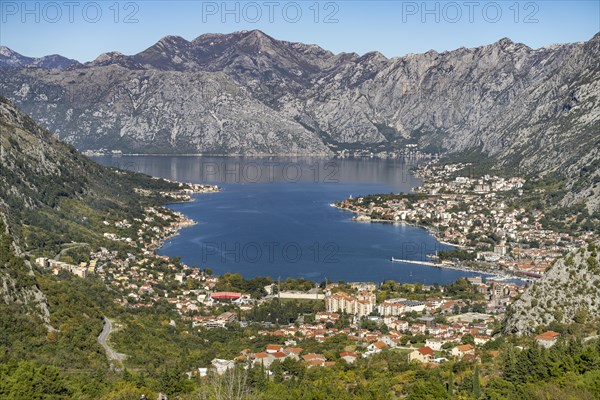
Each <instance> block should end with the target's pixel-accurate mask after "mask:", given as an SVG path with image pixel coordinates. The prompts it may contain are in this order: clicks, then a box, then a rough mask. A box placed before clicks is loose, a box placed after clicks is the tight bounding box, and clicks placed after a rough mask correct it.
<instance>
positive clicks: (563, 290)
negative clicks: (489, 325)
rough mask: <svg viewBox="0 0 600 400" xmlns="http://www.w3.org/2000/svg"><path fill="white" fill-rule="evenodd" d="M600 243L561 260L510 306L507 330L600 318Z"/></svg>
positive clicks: (528, 330)
mask: <svg viewBox="0 0 600 400" xmlns="http://www.w3.org/2000/svg"><path fill="white" fill-rule="evenodd" d="M597 248H598V247H597V245H594V244H592V245H590V246H589V247H588V248H587V249H585V248H582V249H581V250H580V251H577V252H575V253H573V254H570V255H569V256H567V257H566V258H563V259H560V260H558V261H557V262H556V263H555V264H554V265H553V266H552V267H551V268H550V270H549V271H548V272H547V273H546V274H544V277H543V278H542V279H541V280H540V281H538V282H536V283H535V284H533V285H532V286H531V287H529V288H528V289H527V290H526V291H525V293H524V294H523V295H522V296H521V298H520V299H518V300H517V301H515V302H514V303H513V304H512V305H511V310H510V313H509V315H508V318H507V320H506V326H505V332H506V333H517V334H529V333H532V332H535V330H536V328H537V327H539V326H542V327H543V326H548V325H549V324H551V323H558V324H569V323H573V322H576V323H579V324H583V323H585V322H586V321H587V322H589V321H591V320H593V319H595V318H600V258H599V257H598V250H597Z"/></svg>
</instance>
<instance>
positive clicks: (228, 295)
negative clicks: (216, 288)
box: [210, 292, 242, 300]
mask: <svg viewBox="0 0 600 400" xmlns="http://www.w3.org/2000/svg"><path fill="white" fill-rule="evenodd" d="M210 297H211V298H212V299H216V300H235V299H239V298H240V297H242V294H241V293H236V292H214V293H212V294H211V295H210Z"/></svg>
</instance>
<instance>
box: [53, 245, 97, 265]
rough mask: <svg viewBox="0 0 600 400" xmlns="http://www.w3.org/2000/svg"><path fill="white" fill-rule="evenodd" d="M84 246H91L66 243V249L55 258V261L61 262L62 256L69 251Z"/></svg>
mask: <svg viewBox="0 0 600 400" xmlns="http://www.w3.org/2000/svg"><path fill="white" fill-rule="evenodd" d="M82 246H89V244H87V243H65V244H64V245H63V247H64V248H63V249H62V250H61V251H60V252H59V253H58V254H57V255H56V256H55V257H54V260H56V261H58V260H60V256H62V255H63V254H64V253H66V252H67V251H69V250H72V249H74V248H77V247H82Z"/></svg>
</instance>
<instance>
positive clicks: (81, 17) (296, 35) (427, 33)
mask: <svg viewBox="0 0 600 400" xmlns="http://www.w3.org/2000/svg"><path fill="white" fill-rule="evenodd" d="M599 4H600V0H590V1H577V0H576V1H519V2H516V1H514V0H509V1H496V2H493V1H469V0H465V1H427V2H423V1H400V0H398V1H389V0H388V1H378V0H375V1H364V0H359V1H353V0H345V1H319V2H317V1H313V0H309V1H285V0H283V1H280V0H265V1H240V2H235V1H230V2H222V1H200V0H187V1H162V0H160V1H132V2H127V1H113V0H109V1H96V2H93V1H78V0H72V1H69V0H64V1H63V0H57V1H54V2H52V1H27V2H23V1H8V0H0V6H1V16H0V18H1V19H0V44H2V45H5V46H8V47H10V48H12V49H13V50H15V51H17V52H19V53H21V54H23V55H27V56H42V55H47V54H54V53H58V54H62V55H64V56H67V57H70V58H75V59H77V60H80V61H83V62H85V61H90V60H92V59H94V58H96V57H97V56H98V55H99V54H101V53H103V52H106V51H111V50H117V51H120V52H122V53H125V54H134V53H137V52H140V51H142V50H144V49H145V48H147V47H149V46H151V45H152V44H154V43H155V42H156V41H157V40H159V39H160V38H161V37H163V36H166V35H179V36H182V37H184V38H186V39H188V40H191V39H194V38H195V37H197V36H199V35H201V34H203V33H207V32H218V33H228V32H233V31H238V30H245V29H247V30H249V29H260V30H262V31H264V32H265V33H267V34H269V35H271V36H273V37H275V38H277V39H283V40H289V41H298V42H304V43H315V44H318V45H320V46H321V47H323V48H325V49H328V50H331V51H333V52H335V53H338V52H342V51H344V52H357V53H359V54H364V53H366V52H368V51H372V50H378V51H380V52H382V53H383V54H385V55H386V56H388V57H393V56H402V55H404V54H407V53H421V52H425V51H428V50H430V49H434V50H437V51H444V50H452V49H455V48H458V47H461V46H465V47H475V46H479V45H483V44H489V43H492V42H495V41H497V40H498V39H501V38H503V37H509V38H511V39H512V40H513V41H516V42H522V43H525V44H527V45H528V46H530V47H533V48H538V47H542V46H546V45H549V44H555V43H566V42H576V41H585V40H588V39H589V38H591V37H592V36H593V35H594V34H596V33H597V32H599V31H600V5H599Z"/></svg>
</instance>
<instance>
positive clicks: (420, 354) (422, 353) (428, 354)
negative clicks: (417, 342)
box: [408, 346, 435, 363]
mask: <svg viewBox="0 0 600 400" xmlns="http://www.w3.org/2000/svg"><path fill="white" fill-rule="evenodd" d="M434 355H435V354H434V352H433V349H432V348H431V347H427V346H425V347H421V348H420V349H417V350H413V351H412V352H411V353H409V354H408V361H409V362H410V361H414V360H417V361H419V362H422V363H430V362H431V361H432V360H433V357H434Z"/></svg>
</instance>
